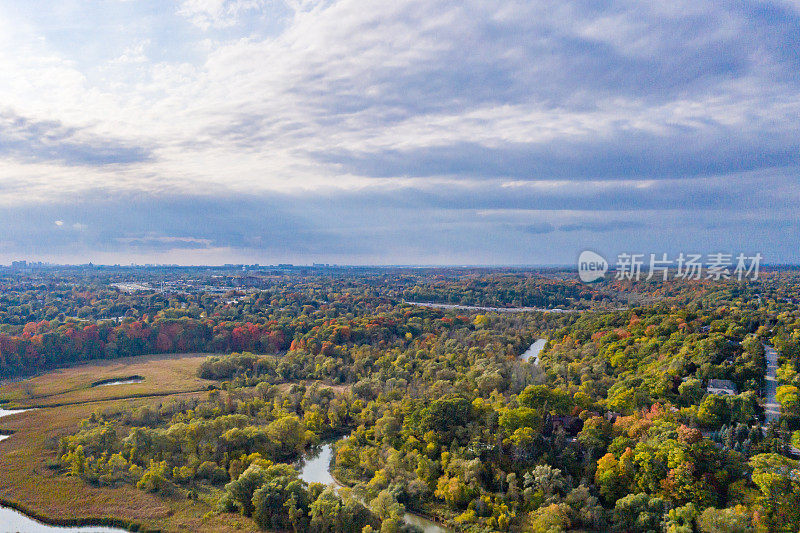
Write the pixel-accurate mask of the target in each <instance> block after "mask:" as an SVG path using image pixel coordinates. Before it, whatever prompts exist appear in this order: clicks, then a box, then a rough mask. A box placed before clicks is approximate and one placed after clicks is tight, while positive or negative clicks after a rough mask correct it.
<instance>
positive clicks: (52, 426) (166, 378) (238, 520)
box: [0, 354, 255, 531]
mask: <svg viewBox="0 0 800 533" xmlns="http://www.w3.org/2000/svg"><path fill="white" fill-rule="evenodd" d="M204 358H205V357H204V356H203V355H200V354H183V355H172V356H146V357H137V358H130V359H117V360H114V361H100V362H96V363H91V364H82V365H79V366H76V367H72V368H64V369H59V370H54V371H52V372H48V373H45V374H42V375H39V376H36V377H34V378H32V379H30V380H26V381H22V382H14V383H10V384H6V385H4V386H2V387H0V399H2V400H9V403H6V404H4V407H9V406H13V407H21V408H31V407H35V408H36V409H35V410H31V411H26V412H22V413H18V414H14V415H10V416H7V417H4V418H2V419H0V429H2V430H3V431H5V432H13V434H12V435H11V437H9V438H8V439H5V440H4V441H3V442H2V443H1V444H0V479H2V480H3V482H2V484H0V499H1V500H2V503H3V504H9V505H13V506H15V507H18V508H20V509H23V510H25V511H26V512H28V514H31V515H33V516H37V517H42V518H45V519H48V520H51V521H57V522H58V521H64V522H66V521H71V520H75V519H98V518H107V517H110V518H117V519H122V520H123V521H129V523H130V524H139V525H140V529H153V530H158V529H163V530H165V531H180V530H184V531H200V530H203V531H233V530H236V531H250V530H254V529H255V526H254V524H253V522H252V521H251V520H249V519H246V518H244V517H241V516H239V515H234V514H227V513H226V514H221V515H218V514H213V513H212V514H210V515H209V516H206V517H205V518H204V515H206V514H207V513H209V511H211V510H212V509H213V503H214V500H215V498H216V497H217V495H216V494H215V489H213V488H210V487H209V488H208V490H206V491H205V492H203V491H198V499H196V500H192V499H189V498H187V495H186V493H185V491H182V490H180V489H177V490H176V491H175V493H174V494H172V495H170V496H168V497H164V496H159V495H154V494H151V493H148V492H144V491H141V490H137V489H136V488H134V487H132V486H130V485H125V484H122V485H118V486H116V487H97V486H93V485H90V484H87V483H84V482H83V481H82V480H81V479H80V478H77V477H72V476H69V475H67V474H66V473H64V472H62V471H60V469H58V468H56V465H57V459H58V457H57V455H58V442H59V439H60V438H61V437H63V436H67V435H70V434H73V433H75V431H76V430H77V428H78V427H79V426H80V421H81V420H83V419H85V418H87V417H89V416H90V415H91V414H92V413H93V412H96V411H103V410H112V411H113V410H118V409H121V408H123V407H124V408H125V409H136V408H138V407H142V406H149V407H155V408H157V407H158V406H159V405H160V404H162V403H163V402H165V401H169V400H171V399H173V398H190V397H197V398H206V397H207V395H208V392H206V390H205V389H207V388H208V386H209V384H212V383H214V382H213V381H208V380H201V379H199V378H198V377H197V367H198V366H199V365H200V363H201V362H202V361H203V359H204ZM129 376H141V377H142V378H144V379H143V381H142V382H141V383H133V384H124V385H108V386H94V387H93V386H92V383H95V382H97V381H102V380H107V379H116V378H125V377H129Z"/></svg>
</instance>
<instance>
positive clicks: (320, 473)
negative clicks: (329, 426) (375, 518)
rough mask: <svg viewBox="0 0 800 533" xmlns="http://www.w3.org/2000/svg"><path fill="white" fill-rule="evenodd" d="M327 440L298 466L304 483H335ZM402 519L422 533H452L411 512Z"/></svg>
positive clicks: (329, 443)
mask: <svg viewBox="0 0 800 533" xmlns="http://www.w3.org/2000/svg"><path fill="white" fill-rule="evenodd" d="M334 444H335V443H333V442H328V443H326V444H323V445H321V446H319V448H318V449H315V450H313V451H311V452H309V453H308V454H307V455H306V457H305V459H304V460H303V466H302V468H300V478H301V479H302V480H304V481H305V482H306V483H324V484H325V485H336V486H340V485H339V484H338V483H336V480H335V479H333V476H332V475H331V472H330V464H331V457H332V456H333V445H334ZM403 520H405V522H406V523H407V524H411V525H414V526H417V527H419V528H420V529H422V531H423V532H424V533H453V530H452V529H449V528H446V527H443V526H440V525H439V524H437V523H436V522H433V521H431V520H428V519H427V518H423V517H421V516H419V515H415V514H412V513H405V514H404V515H403Z"/></svg>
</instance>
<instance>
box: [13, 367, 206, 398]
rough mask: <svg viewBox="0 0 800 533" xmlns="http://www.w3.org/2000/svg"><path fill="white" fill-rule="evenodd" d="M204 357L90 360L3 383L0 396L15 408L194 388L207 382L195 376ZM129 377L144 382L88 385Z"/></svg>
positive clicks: (195, 389)
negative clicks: (86, 362) (138, 377)
mask: <svg viewBox="0 0 800 533" xmlns="http://www.w3.org/2000/svg"><path fill="white" fill-rule="evenodd" d="M205 358H206V355H205V354H177V355H176V354H172V355H146V356H141V357H126V358H122V359H111V360H102V361H92V362H91V363H88V364H81V365H78V366H73V367H69V368H62V369H58V370H53V371H52V372H48V373H47V374H42V375H40V376H35V377H33V378H30V379H26V380H24V381H18V382H15V383H9V384H7V385H4V386H2V387H0V399H5V400H9V401H10V402H11V403H10V404H9V405H14V406H17V407H34V406H35V407H41V406H53V405H65V404H74V403H80V402H96V401H99V400H109V399H116V398H129V397H132V396H152V395H167V394H172V393H176V392H187V391H198V390H202V389H205V388H207V387H208V385H209V383H210V382H209V381H207V380H204V379H200V378H198V377H197V367H198V366H200V363H202V362H203V360H204V359H205ZM130 376H142V377H144V381H143V382H142V383H131V384H126V385H107V386H103V387H93V386H92V383H95V382H97V381H100V380H105V379H116V378H126V377H130Z"/></svg>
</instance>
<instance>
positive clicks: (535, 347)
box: [520, 339, 547, 365]
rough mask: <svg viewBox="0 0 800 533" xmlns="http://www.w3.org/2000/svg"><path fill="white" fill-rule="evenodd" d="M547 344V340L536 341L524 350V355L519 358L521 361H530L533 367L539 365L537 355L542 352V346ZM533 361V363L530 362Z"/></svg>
mask: <svg viewBox="0 0 800 533" xmlns="http://www.w3.org/2000/svg"><path fill="white" fill-rule="evenodd" d="M545 344H547V339H536V340H535V341H533V344H531V345H530V347H529V348H528V349H527V350H525V353H524V354H522V355H521V356H520V359H522V360H523V361H530V362H532V363H533V364H534V365H538V364H539V354H540V353H541V352H542V350H544V345H545ZM531 359H533V361H531Z"/></svg>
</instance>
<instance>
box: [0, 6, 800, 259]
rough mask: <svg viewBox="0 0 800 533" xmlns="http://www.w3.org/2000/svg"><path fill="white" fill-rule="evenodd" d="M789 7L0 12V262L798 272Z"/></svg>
mask: <svg viewBox="0 0 800 533" xmlns="http://www.w3.org/2000/svg"><path fill="white" fill-rule="evenodd" d="M799 169H800V2H798V0H785V1H782V2H773V3H770V2H752V3H750V2H720V1H718V0H717V1H711V2H705V1H702V0H689V1H681V0H676V1H671V2H644V3H638V2H637V3H634V2H630V3H629V2H597V1H588V0H587V1H574V2H573V1H559V2H536V1H522V2H517V1H514V0H503V1H502V2H491V1H486V0H480V1H475V2H473V1H470V0H459V1H439V0H420V1H407V0H387V1H383V0H371V1H369V2H364V1H363V0H353V1H351V0H340V1H328V2H313V1H308V0H283V1H282V0H274V1H262V0H185V1H183V2H167V1H147V0H136V1H121V0H97V1H89V0H83V1H80V0H61V1H59V2H44V1H32V0H20V1H12V0H0V262H5V263H8V262H9V261H10V260H12V259H21V258H25V259H29V260H45V261H57V262H86V261H94V262H96V263H128V262H132V261H135V262H161V263H181V264H201V263H225V262H259V263H277V262H294V263H310V262H312V261H314V262H330V263H349V264H448V263H456V264H555V263H561V264H566V263H574V261H575V259H576V258H577V256H578V254H579V253H580V251H581V250H583V249H587V248H588V249H593V250H596V251H598V252H601V253H603V254H605V255H606V256H613V255H614V254H617V253H619V252H624V251H639V252H645V253H647V252H657V253H662V252H667V253H670V254H672V253H677V252H680V251H685V252H701V253H712V252H719V251H727V252H732V253H738V252H747V253H755V252H760V253H762V254H763V255H764V257H765V260H766V261H768V262H800V220H799V219H798V205H800V177H799V176H800V173H799Z"/></svg>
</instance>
